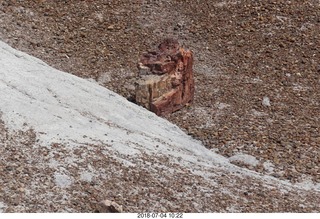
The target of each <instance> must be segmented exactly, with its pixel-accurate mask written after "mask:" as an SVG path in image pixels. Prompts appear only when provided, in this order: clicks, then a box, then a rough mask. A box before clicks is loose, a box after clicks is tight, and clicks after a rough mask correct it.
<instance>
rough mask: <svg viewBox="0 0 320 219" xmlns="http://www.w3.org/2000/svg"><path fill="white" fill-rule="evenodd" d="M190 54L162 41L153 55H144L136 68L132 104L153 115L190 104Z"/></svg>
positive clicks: (192, 80) (170, 41) (191, 87)
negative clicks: (136, 76) (147, 110)
mask: <svg viewBox="0 0 320 219" xmlns="http://www.w3.org/2000/svg"><path fill="white" fill-rule="evenodd" d="M192 66H193V54H192V52H191V51H190V50H185V49H183V48H181V47H180V45H179V43H178V41H176V40H173V39H166V40H164V41H163V42H162V43H161V44H160V45H159V46H158V49H157V50H156V51H151V52H147V53H144V54H143V55H142V56H141V59H140V62H139V64H138V68H139V79H138V81H137V83H136V87H135V95H136V103H137V104H139V105H141V106H143V107H145V108H147V109H149V110H150V111H152V112H154V113H155V114H157V115H165V114H168V113H172V112H174V111H177V110H179V109H181V108H183V107H184V106H185V105H187V104H188V103H190V102H192V101H193V97H194V78H193V70H192Z"/></svg>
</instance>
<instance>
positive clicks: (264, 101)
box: [262, 97, 271, 107]
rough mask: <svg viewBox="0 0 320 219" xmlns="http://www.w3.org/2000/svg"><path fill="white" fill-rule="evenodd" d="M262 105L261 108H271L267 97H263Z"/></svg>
mask: <svg viewBox="0 0 320 219" xmlns="http://www.w3.org/2000/svg"><path fill="white" fill-rule="evenodd" d="M262 105H263V106H267V107H269V106H271V103H270V99H269V97H263V99H262Z"/></svg>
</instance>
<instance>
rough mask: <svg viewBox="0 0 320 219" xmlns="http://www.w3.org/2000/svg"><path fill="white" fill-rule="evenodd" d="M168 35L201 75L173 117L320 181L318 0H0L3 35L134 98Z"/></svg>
mask: <svg viewBox="0 0 320 219" xmlns="http://www.w3.org/2000/svg"><path fill="white" fill-rule="evenodd" d="M167 37H173V38H176V39H178V40H179V41H180V42H181V43H182V44H183V45H185V47H187V48H189V49H191V50H192V51H193V52H194V55H195V65H194V73H195V79H196V94H195V101H194V103H193V104H192V105H191V106H190V107H188V108H185V109H183V110H180V111H178V112H176V113H173V114H172V115H169V116H166V118H167V119H168V120H170V121H172V122H173V123H175V124H177V125H178V126H179V127H181V128H182V129H183V130H185V131H186V132H187V133H188V134H190V135H192V136H194V138H196V139H199V140H201V141H202V142H203V144H204V145H206V147H208V148H212V149H213V150H215V151H217V153H219V154H222V155H224V156H227V157H231V156H233V155H236V154H249V155H252V156H254V157H256V158H257V159H258V161H259V164H258V165H257V166H255V167H254V166H252V165H248V166H247V168H249V169H254V170H256V171H258V172H263V173H268V174H271V175H273V176H275V177H277V178H280V179H286V180H290V181H291V182H301V181H304V180H306V179H311V180H313V182H315V183H320V121H319V120H320V2H319V1H317V0H308V1H281V0H277V1H254V0H243V1H234V0H230V1H217V0H213V1H204V0H199V1H189V0H184V1H182V0H176V1H164V0H158V1H147V0H132V1H128V0H123V1H121V0H112V1H102V0H97V1H89V0H87V1H45V0H38V1H1V3H0V39H1V40H2V41H5V42H7V43H9V44H10V45H12V46H13V47H14V48H16V49H19V50H22V51H25V52H27V53H29V54H31V55H33V56H36V57H39V58H41V59H42V60H44V61H46V62H47V63H49V64H50V65H52V66H54V67H56V68H58V69H61V70H63V71H67V72H70V73H72V74H75V75H78V76H80V77H85V78H93V79H95V80H97V81H98V82H99V83H100V84H102V85H103V86H105V87H107V88H109V89H111V90H113V91H115V92H117V93H119V94H121V95H123V96H125V97H126V98H128V99H131V98H132V95H133V86H132V85H133V81H134V78H135V76H136V74H137V68H136V63H137V61H138V59H139V55H140V54H141V53H142V52H143V51H146V50H148V49H152V48H154V47H155V46H156V45H157V44H158V43H159V42H160V41H161V40H162V39H163V38H167ZM237 164H238V165H244V164H243V163H241V162H238V163H237ZM266 164H270V165H266ZM270 166H271V168H270ZM266 209H267V208H265V210H266ZM186 210H187V209H186ZM247 210H249V211H250V209H247ZM272 210H275V209H271V211H272ZM317 210H318V211H319V209H317Z"/></svg>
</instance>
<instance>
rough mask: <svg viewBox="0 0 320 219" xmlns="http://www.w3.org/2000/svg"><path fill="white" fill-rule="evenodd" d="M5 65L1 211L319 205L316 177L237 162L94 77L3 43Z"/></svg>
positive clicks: (1, 72) (306, 208) (0, 72)
mask: <svg viewBox="0 0 320 219" xmlns="http://www.w3.org/2000/svg"><path fill="white" fill-rule="evenodd" d="M0 66H1V69H0V87H1V93H2V95H1V96H0V113H1V123H0V129H1V132H0V133H1V138H0V146H1V147H0V152H1V159H0V169H1V171H0V184H1V185H2V186H1V193H0V203H1V211H4V212H95V211H99V201H102V200H104V199H109V200H110V199H111V200H113V201H116V202H117V203H118V204H120V205H123V208H124V211H126V212H141V211H144V212H150V211H151V212H160V211H161V212H172V211H176V212H181V211H182V212H251V211H256V212H273V211H278V212H283V211H287V212H291V211H295V212H302V211H303V212H317V211H318V208H319V205H318V203H319V201H320V200H319V199H320V196H319V192H320V188H319V185H314V184H313V183H312V182H309V183H308V184H306V183H303V184H292V183H290V182H288V181H283V180H279V179H276V178H274V177H270V176H268V175H261V174H258V173H256V172H253V171H249V170H248V169H247V168H240V167H237V166H236V165H233V164H232V163H231V162H230V161H229V160H228V159H227V158H225V157H223V156H221V155H218V154H216V153H214V152H212V151H210V150H208V149H207V148H205V147H204V146H203V145H201V144H200V143H199V142H198V141H196V140H194V139H192V138H191V137H190V136H188V135H186V134H185V133H183V132H182V131H181V130H180V129H179V128H178V127H177V126H175V125H173V124H171V123H169V122H168V121H167V120H164V119H162V118H160V117H157V116H156V115H155V114H153V113H151V112H149V111H147V110H145V109H143V108H142V107H139V106H137V105H135V104H133V103H130V102H129V101H127V100H126V99H125V98H123V97H121V96H119V95H117V94H115V93H113V92H111V91H109V90H107V89H105V88H103V87H101V86H99V85H98V84H97V83H95V82H92V81H91V82H90V81H87V80H84V79H81V78H79V77H75V76H73V75H71V74H67V73H64V72H60V71H58V70H55V69H53V68H51V67H49V66H48V65H46V64H45V63H44V62H42V61H41V60H38V59H35V58H34V57H31V56H28V55H26V54H24V53H22V52H19V51H16V50H14V49H12V48H11V47H9V46H8V45H6V44H4V43H2V42H0ZM239 158H241V157H238V159H239ZM242 158H243V157H242ZM244 158H245V160H246V161H250V160H251V162H250V163H249V164H254V161H255V160H254V159H252V158H251V159H249V158H250V157H249V158H248V157H244ZM235 160H237V159H235ZM289 203H290V204H289Z"/></svg>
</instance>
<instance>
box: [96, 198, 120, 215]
mask: <svg viewBox="0 0 320 219" xmlns="http://www.w3.org/2000/svg"><path fill="white" fill-rule="evenodd" d="M98 210H99V212H100V213H122V212H123V208H122V206H121V205H119V204H118V203H116V202H114V201H110V200H104V201H102V202H101V203H100V205H99V209H98Z"/></svg>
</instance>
